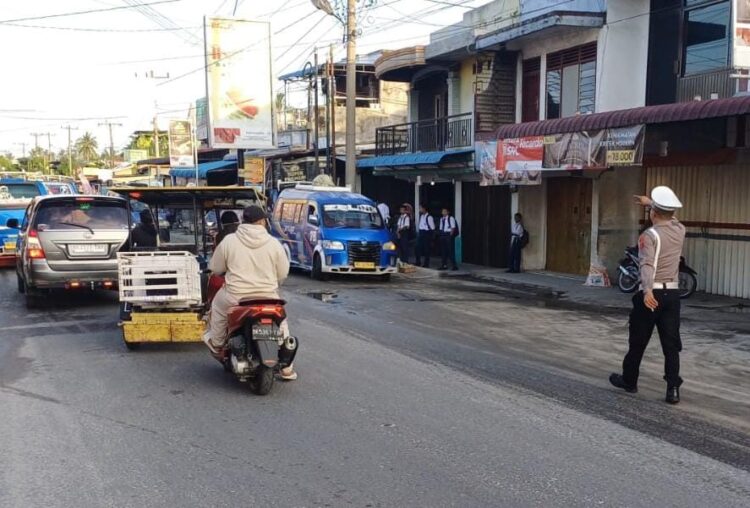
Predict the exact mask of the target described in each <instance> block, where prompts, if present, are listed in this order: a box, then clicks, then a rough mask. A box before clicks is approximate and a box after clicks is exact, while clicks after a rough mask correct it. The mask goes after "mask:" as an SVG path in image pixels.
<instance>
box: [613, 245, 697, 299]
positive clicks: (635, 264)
mask: <svg viewBox="0 0 750 508" xmlns="http://www.w3.org/2000/svg"><path fill="white" fill-rule="evenodd" d="M617 271H618V276H617V286H618V287H619V288H620V291H622V292H623V293H632V292H634V291H635V290H636V289H638V286H639V285H640V283H641V272H640V263H639V261H638V247H626V248H625V257H624V258H623V259H622V260H621V261H620V266H619V267H618V270H617ZM697 275H698V272H696V271H695V270H693V269H692V268H690V267H689V266H688V265H687V263H686V262H685V257H684V256H680V268H679V274H678V279H679V283H680V298H688V297H690V296H691V295H692V294H693V293H695V290H696V289H697V288H698V279H697Z"/></svg>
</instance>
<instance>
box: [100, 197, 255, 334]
mask: <svg viewBox="0 0 750 508" xmlns="http://www.w3.org/2000/svg"><path fill="white" fill-rule="evenodd" d="M111 190H112V191H113V192H116V193H117V194H119V195H121V196H123V197H125V198H127V199H129V203H130V209H131V214H130V215H131V221H133V224H131V231H132V233H131V240H130V241H129V242H128V245H129V248H128V249H127V250H126V251H125V252H121V253H119V254H118V270H119V280H118V283H119V291H120V323H119V324H120V327H121V328H122V336H123V340H124V341H125V345H126V346H127V347H128V348H129V349H134V348H136V347H138V346H139V345H140V344H142V343H144V342H199V341H200V340H201V337H202V335H203V332H204V330H205V313H206V311H207V305H206V302H207V292H208V287H207V286H208V283H207V275H206V266H207V264H208V259H209V257H210V255H211V253H212V251H213V247H214V240H213V239H214V237H215V235H216V234H217V233H219V232H220V231H221V228H222V227H223V226H222V220H221V218H222V215H223V214H225V213H235V214H236V215H237V217H238V218H240V217H242V209H243V208H244V207H246V206H249V205H253V204H255V205H260V206H264V207H265V197H264V196H263V195H262V194H261V193H259V192H258V191H257V190H255V189H254V188H252V187H237V186H232V187H128V188H114V189H111ZM144 213H145V214H149V213H150V215H151V222H152V224H153V226H152V227H151V229H148V228H146V230H148V231H153V234H154V237H155V238H154V242H153V245H151V246H149V247H143V246H138V245H137V244H136V242H135V241H134V240H133V239H134V238H135V237H137V236H140V237H143V232H142V231H141V232H136V229H137V228H144V225H143V224H137V222H139V221H141V220H142V218H143V217H144ZM157 225H158V226H157ZM137 233H138V234H137ZM154 245H155V246H154Z"/></svg>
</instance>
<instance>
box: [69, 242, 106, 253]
mask: <svg viewBox="0 0 750 508" xmlns="http://www.w3.org/2000/svg"><path fill="white" fill-rule="evenodd" d="M107 250H108V249H107V245H106V244H104V243H80V244H71V245H68V252H70V254H71V255H73V256H82V255H85V254H106V253H107Z"/></svg>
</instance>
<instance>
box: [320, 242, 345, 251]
mask: <svg viewBox="0 0 750 508" xmlns="http://www.w3.org/2000/svg"><path fill="white" fill-rule="evenodd" d="M320 245H321V247H323V248H324V249H326V250H344V244H343V243H342V242H339V241H337V240H322V241H321V242H320Z"/></svg>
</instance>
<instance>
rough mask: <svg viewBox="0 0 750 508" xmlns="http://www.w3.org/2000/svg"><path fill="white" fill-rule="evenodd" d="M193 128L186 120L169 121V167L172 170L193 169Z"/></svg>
mask: <svg viewBox="0 0 750 508" xmlns="http://www.w3.org/2000/svg"><path fill="white" fill-rule="evenodd" d="M193 155H194V150H193V126H192V125H191V123H190V121H188V120H170V121H169V165H170V166H171V167H173V168H192V167H195V159H194V157H193Z"/></svg>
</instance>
